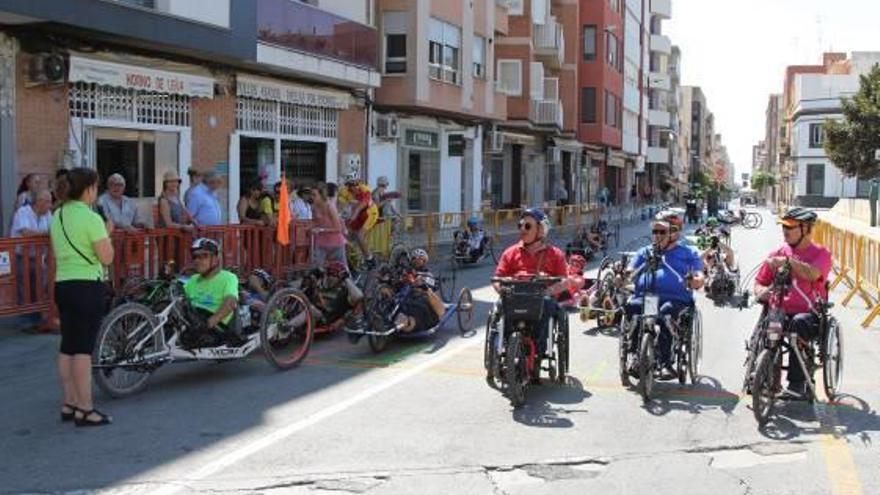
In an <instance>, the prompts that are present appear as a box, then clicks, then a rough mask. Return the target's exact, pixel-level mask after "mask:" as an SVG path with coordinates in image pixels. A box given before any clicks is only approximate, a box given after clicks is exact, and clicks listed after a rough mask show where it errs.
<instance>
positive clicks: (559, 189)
mask: <svg viewBox="0 0 880 495" xmlns="http://www.w3.org/2000/svg"><path fill="white" fill-rule="evenodd" d="M567 204H568V189H566V188H565V180H564V179H559V182H558V183H557V184H556V205H557V206H566V205H567Z"/></svg>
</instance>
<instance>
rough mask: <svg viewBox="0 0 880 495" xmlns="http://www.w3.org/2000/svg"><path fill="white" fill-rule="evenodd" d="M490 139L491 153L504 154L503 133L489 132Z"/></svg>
mask: <svg viewBox="0 0 880 495" xmlns="http://www.w3.org/2000/svg"><path fill="white" fill-rule="evenodd" d="M486 135H487V136H488V137H489V139H488V141H489V152H490V153H503V152H504V134H502V133H501V131H489V132H487V133H486Z"/></svg>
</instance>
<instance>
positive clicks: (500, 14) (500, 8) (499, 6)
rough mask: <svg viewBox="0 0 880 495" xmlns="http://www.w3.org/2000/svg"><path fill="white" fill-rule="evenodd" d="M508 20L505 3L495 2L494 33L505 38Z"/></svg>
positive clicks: (503, 1)
mask: <svg viewBox="0 0 880 495" xmlns="http://www.w3.org/2000/svg"><path fill="white" fill-rule="evenodd" d="M509 30H510V20H509V15H508V13H507V1H506V0H495V32H496V33H498V34H502V35H504V36H507V34H508V32H509Z"/></svg>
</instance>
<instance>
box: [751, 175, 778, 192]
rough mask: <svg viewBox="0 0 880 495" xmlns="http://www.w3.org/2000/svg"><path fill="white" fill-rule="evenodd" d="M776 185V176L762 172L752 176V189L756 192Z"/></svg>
mask: <svg viewBox="0 0 880 495" xmlns="http://www.w3.org/2000/svg"><path fill="white" fill-rule="evenodd" d="M775 185H776V176H775V175H771V174H769V173H767V172H764V171H761V170H759V171H757V172H755V173H754V174H752V189H754V190H756V191H763V190H764V188H766V187H773V186H775Z"/></svg>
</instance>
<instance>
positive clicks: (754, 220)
mask: <svg viewBox="0 0 880 495" xmlns="http://www.w3.org/2000/svg"><path fill="white" fill-rule="evenodd" d="M742 225H743V227H745V228H747V229H756V228H758V226H760V225H761V217H760V216H759V215H758V214H757V213H746V216H745V217H744V218H743V221H742Z"/></svg>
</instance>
